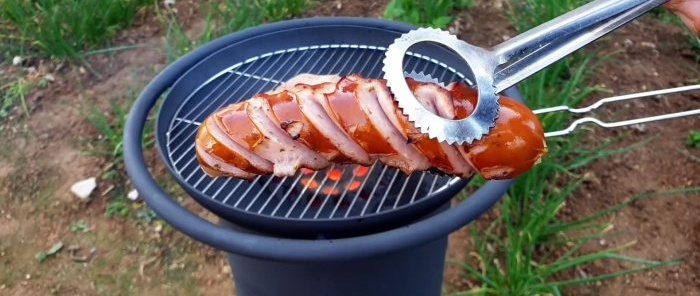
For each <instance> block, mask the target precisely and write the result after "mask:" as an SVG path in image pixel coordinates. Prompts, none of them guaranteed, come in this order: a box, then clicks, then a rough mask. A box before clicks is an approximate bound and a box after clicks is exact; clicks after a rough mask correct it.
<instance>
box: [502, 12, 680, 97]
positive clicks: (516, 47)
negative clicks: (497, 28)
mask: <svg viewBox="0 0 700 296" xmlns="http://www.w3.org/2000/svg"><path fill="white" fill-rule="evenodd" d="M666 2H668V0H596V1H592V2H589V3H588V4H586V5H583V6H581V7H579V8H577V9H575V10H572V11H570V12H568V13H566V14H563V15H561V16H559V17H557V18H555V19H553V20H551V21H548V22H546V23H544V24H542V25H539V26H538V27H536V28H534V29H531V30H529V31H527V32H525V33H523V34H520V35H518V36H515V37H513V38H512V39H510V40H508V41H505V42H503V43H501V44H499V45H497V46H495V47H494V48H492V49H491V53H492V55H493V58H494V59H495V60H496V61H495V62H496V63H497V64H498V65H502V66H503V67H502V69H500V70H498V71H497V72H496V73H494V85H495V86H496V91H497V92H501V91H503V90H505V89H507V88H509V87H511V86H513V85H515V84H516V83H518V82H520V81H522V80H524V79H525V78H527V77H529V76H531V75H533V74H535V73H537V72H538V71H540V70H542V69H544V68H545V67H547V66H549V65H551V64H553V63H554V62H556V61H558V60H560V59H562V58H564V57H566V56H568V55H569V54H571V53H572V52H574V51H576V50H578V49H580V48H581V47H583V46H585V45H587V44H589V43H591V42H593V41H595V40H597V39H598V38H600V37H602V36H604V35H606V34H608V33H609V32H611V31H613V30H615V29H617V28H619V27H620V26H622V25H624V24H626V23H628V22H630V21H632V20H634V19H636V18H637V17H639V16H641V15H642V14H644V13H646V12H648V11H650V10H652V9H654V8H656V7H658V6H660V5H662V4H664V3H666Z"/></svg>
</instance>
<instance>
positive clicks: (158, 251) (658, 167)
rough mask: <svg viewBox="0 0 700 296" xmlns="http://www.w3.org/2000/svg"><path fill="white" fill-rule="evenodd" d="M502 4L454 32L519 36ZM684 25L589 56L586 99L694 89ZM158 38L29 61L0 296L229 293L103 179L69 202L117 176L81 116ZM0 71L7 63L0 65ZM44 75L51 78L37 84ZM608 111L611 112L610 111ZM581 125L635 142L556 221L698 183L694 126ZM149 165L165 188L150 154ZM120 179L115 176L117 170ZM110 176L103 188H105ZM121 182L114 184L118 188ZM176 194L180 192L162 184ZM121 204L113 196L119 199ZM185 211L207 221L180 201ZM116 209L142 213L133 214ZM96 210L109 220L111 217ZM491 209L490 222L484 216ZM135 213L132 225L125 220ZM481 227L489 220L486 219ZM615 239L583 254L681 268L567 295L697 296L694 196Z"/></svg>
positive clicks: (676, 107)
mask: <svg viewBox="0 0 700 296" xmlns="http://www.w3.org/2000/svg"><path fill="white" fill-rule="evenodd" d="M321 2H322V4H321V5H319V7H317V8H315V9H314V10H312V11H308V12H307V13H306V15H307V16H320V15H323V16H334V15H354V16H365V17H380V16H381V14H382V11H383V9H384V6H385V5H386V1H359V0H357V1H356V0H352V1H342V2H341V1H321ZM502 2H503V1H485V0H484V1H477V4H476V6H475V7H473V8H471V9H469V10H468V11H466V12H464V13H462V14H460V15H459V16H458V17H457V20H456V22H455V23H454V24H453V25H452V28H453V30H455V31H456V32H457V33H458V34H459V36H460V37H461V38H462V39H464V40H466V41H469V42H472V43H474V44H479V45H483V46H487V45H494V44H497V43H499V42H502V41H503V40H504V39H505V38H508V37H509V36H514V35H515V30H514V28H512V26H510V25H509V22H508V20H507V18H506V17H505V16H504V15H503V9H502V7H501V4H502ZM177 3H178V4H177V5H178V13H179V14H180V15H181V18H182V19H183V20H185V21H186V22H185V23H186V24H188V25H189V26H191V27H192V28H194V29H193V32H196V31H197V28H199V27H201V26H200V25H201V22H200V18H199V16H198V15H197V10H196V7H194V5H193V4H192V3H194V2H193V1H178V2H177ZM682 30H683V29H682V28H681V27H679V26H676V25H672V24H668V23H665V22H661V21H659V20H656V19H652V18H648V17H645V18H643V19H641V20H639V21H635V22H634V23H632V24H630V25H628V26H626V27H625V28H623V29H621V30H620V31H619V32H616V33H614V34H612V35H610V36H608V37H606V38H605V39H604V40H601V41H600V42H598V43H596V44H595V46H593V47H591V48H590V50H593V49H594V48H595V49H597V50H599V51H600V52H601V53H602V54H609V55H610V58H609V59H608V60H607V61H606V62H605V63H602V64H601V66H600V67H598V68H594V69H593V77H592V78H591V79H590V81H589V83H590V84H594V85H599V86H601V87H604V88H605V89H606V90H607V91H609V92H608V93H597V94H595V95H593V96H592V97H590V98H589V99H587V102H593V101H595V100H596V99H599V98H602V97H604V96H610V95H612V94H626V93H631V92H638V91H643V90H654V89H662V88H668V87H674V86H679V85H687V84H692V83H700V79H699V78H700V64H699V63H698V61H699V59H700V51H699V50H698V49H697V48H693V47H692V46H691V44H690V41H689V39H688V38H687V37H686V36H685V35H683V34H682ZM163 37H164V30H163V29H162V27H161V26H160V24H158V23H157V22H155V21H154V20H153V15H152V14H151V13H144V14H143V15H142V16H141V17H140V18H139V19H138V20H137V24H136V26H135V28H133V29H130V30H127V31H125V32H124V33H123V34H122V35H120V36H119V37H118V38H117V40H116V41H115V43H116V44H117V45H126V44H144V45H148V46H144V47H139V48H134V49H129V50H124V51H118V52H112V53H109V54H101V55H93V56H91V57H90V58H89V59H88V61H89V63H90V65H91V66H92V68H93V69H94V71H96V72H98V73H99V76H100V77H98V76H97V75H96V74H95V73H93V71H92V70H90V69H86V68H85V67H84V66H81V65H75V64H65V65H61V64H56V63H55V62H51V61H46V60H38V59H34V60H29V61H27V62H26V63H25V64H24V67H34V68H35V71H34V72H33V73H30V74H28V75H29V76H28V77H29V79H31V78H32V77H39V78H38V79H40V78H44V80H46V86H45V87H43V88H36V89H33V90H32V91H31V92H29V94H28V95H27V97H26V105H27V106H28V110H27V113H28V116H27V114H23V113H22V112H18V113H16V114H14V115H12V116H11V117H10V118H5V119H4V120H3V121H2V122H1V124H2V125H1V127H0V266H2V268H1V270H0V295H27V296H30V295H76V296H77V295H231V294H232V293H233V291H234V287H233V285H232V282H231V280H230V271H229V268H228V266H227V264H226V262H225V261H224V258H223V256H222V254H221V253H219V252H217V251H216V250H213V249H211V248H209V247H206V246H203V245H201V244H199V243H196V242H193V241H191V240H189V239H188V238H187V237H184V236H183V235H181V234H179V233H178V232H176V231H174V230H173V229H171V228H169V227H168V226H167V225H165V224H163V223H162V222H161V221H158V220H155V221H151V220H152V218H153V217H152V216H151V214H150V212H149V211H147V210H144V205H143V203H142V202H131V201H128V200H125V199H123V195H125V194H126V192H124V191H128V189H130V188H129V187H128V184H127V186H126V187H125V188H126V189H127V190H116V191H115V189H114V188H111V185H114V184H112V183H110V182H100V183H99V184H98V188H97V189H96V191H95V193H94V194H93V196H92V198H91V199H90V201H89V202H83V201H80V200H78V199H77V198H76V197H75V196H73V195H72V194H71V193H70V189H69V188H70V186H71V185H72V184H73V183H74V182H76V181H79V180H82V179H85V178H89V177H103V176H104V175H105V174H115V169H114V168H115V166H116V167H118V166H119V164H116V165H115V164H111V163H110V162H109V161H108V160H105V158H104V157H99V156H92V155H90V154H89V153H88V152H89V151H90V150H91V147H90V145H95V144H94V143H95V142H96V140H97V138H98V137H99V133H98V131H97V130H96V129H95V128H94V127H93V126H92V125H90V124H89V123H88V121H87V120H86V114H87V113H88V111H87V110H88V109H87V108H88V107H89V106H92V105H97V106H99V107H101V108H105V109H107V108H108V107H109V104H108V103H107V102H108V101H109V100H117V101H120V102H124V101H125V100H126V98H127V97H128V94H129V92H138V91H139V90H140V88H141V87H142V86H143V85H144V84H145V83H146V82H147V81H148V80H149V79H151V78H152V77H153V76H154V75H155V74H156V73H158V71H159V70H161V69H163V67H164V66H165V65H166V63H167V62H166V57H165V54H164V53H163V47H162V42H163ZM0 65H3V66H2V68H0V75H16V74H17V73H19V69H18V68H17V67H13V66H11V65H9V63H4V64H0ZM49 74H50V75H51V76H49V77H48V78H47V76H46V75H49ZM697 108H700V92H698V93H695V94H692V95H686V96H679V97H674V98H673V99H672V100H661V99H655V100H651V101H650V102H649V103H648V104H640V103H634V102H630V103H624V104H619V105H616V106H615V107H613V108H611V109H610V111H609V112H608V111H606V112H603V113H602V114H603V116H608V115H609V116H617V118H624V117H627V116H629V117H635V116H642V115H648V114H662V113H666V112H670V111H681V110H689V109H697ZM608 113H609V114H608ZM586 129H588V131H587V134H586V136H585V141H584V143H582V144H581V145H582V146H586V147H592V146H594V145H596V144H598V143H600V142H602V141H603V140H604V139H611V138H615V137H620V139H621V141H620V142H619V143H618V144H616V146H619V147H623V146H627V145H631V144H635V143H640V142H642V144H640V145H639V146H638V147H637V148H635V149H634V150H632V151H631V152H628V153H626V154H621V155H615V156H611V157H609V158H605V159H603V160H601V161H598V162H595V163H593V164H592V165H590V166H587V167H585V168H584V171H585V172H586V174H587V182H586V183H585V185H584V186H583V187H582V188H581V189H580V190H578V191H577V192H576V193H575V194H574V196H573V197H572V198H570V199H569V200H568V202H567V204H566V206H565V208H564V209H563V211H562V213H563V214H562V215H563V217H564V219H575V218H577V217H583V216H584V215H586V214H590V213H593V212H596V211H598V210H601V209H604V208H605V207H608V206H611V205H614V204H617V203H620V202H622V201H624V200H627V199H629V198H630V197H632V196H634V195H636V194H639V193H645V192H654V191H659V190H667V189H679V188H684V187H693V186H700V163H699V162H698V158H697V157H700V150H698V149H694V150H693V149H689V148H688V147H687V146H686V144H685V142H686V139H687V138H688V135H689V134H690V132H691V131H692V130H698V129H700V117H697V116H695V117H693V118H689V119H682V120H672V121H666V122H662V123H657V124H648V125H644V126H637V127H634V128H620V129H611V130H605V129H602V128H597V127H592V126H586ZM151 159H152V162H153V167H154V170H155V171H156V172H158V173H159V174H160V175H161V176H163V178H164V179H165V178H166V177H165V171H164V169H163V167H162V165H161V164H160V163H159V158H157V157H155V155H153V157H152V158H151ZM116 173H117V174H118V172H116ZM105 179H109V178H105ZM120 185H122V184H117V186H116V187H121V186H120ZM171 189H172V191H173V192H178V191H177V189H176V188H171ZM117 195H121V198H120V197H118V196H117ZM178 197H179V198H181V200H182V202H183V203H184V204H186V205H187V206H188V207H190V208H192V209H193V210H195V211H198V212H200V213H202V214H203V215H205V216H206V217H209V218H213V217H212V215H210V214H207V213H206V212H205V211H203V210H202V209H201V208H199V207H198V206H197V205H196V204H195V203H194V202H193V201H192V200H191V199H189V198H187V197H186V196H185V195H183V194H181V193H179V194H178ZM120 211H128V212H130V213H139V214H137V215H131V216H129V218H122V217H120V216H119V215H118V213H119V212H120ZM106 212H112V213H116V214H115V215H112V217H107V216H106ZM493 214H494V213H490V215H493ZM134 217H136V218H134ZM485 219H489V217H485ZM611 222H612V223H613V224H614V229H612V230H611V233H614V236H611V237H609V238H607V239H605V240H600V241H598V242H597V244H595V245H592V246H588V248H591V249H595V248H599V247H605V246H609V245H616V244H622V243H626V242H630V241H633V242H635V244H634V245H633V246H632V247H630V248H629V249H627V250H626V251H625V252H624V253H626V254H629V255H634V256H637V257H641V258H646V259H653V260H669V259H675V258H682V259H683V261H682V263H681V264H679V265H676V266H670V267H665V268H660V269H654V270H651V271H647V272H643V273H639V274H635V275H632V276H626V277H621V278H618V279H614V280H610V281H603V282H599V283H597V284H594V285H590V286H585V287H576V288H572V289H569V290H566V292H567V293H568V294H572V295H700V195H698V194H694V195H693V194H691V195H683V196H681V195H678V196H665V197H661V198H653V199H648V200H641V201H638V202H635V203H633V204H631V206H629V207H626V208H625V209H623V210H622V211H621V212H619V213H617V214H615V215H614V216H613V217H612V218H611ZM58 242H62V243H63V245H64V247H63V249H61V250H60V251H58V252H57V253H56V254H55V255H52V256H49V257H48V258H47V259H45V260H43V261H40V260H37V259H36V258H35V256H36V254H37V253H38V252H41V251H47V250H49V249H50V248H51V247H52V245H54V244H55V243H58ZM470 247H471V242H470V239H469V234H468V233H467V231H466V230H463V231H460V232H457V233H455V234H453V235H452V236H451V243H450V249H449V257H450V258H449V259H450V260H459V261H464V260H465V259H467V258H468V257H469V256H470V252H471V251H472V250H471V249H470ZM618 265H619V263H610V262H607V261H600V262H599V263H596V264H593V265H591V266H585V267H582V268H580V269H579V270H578V271H577V273H578V276H581V277H585V276H590V275H595V274H600V273H603V272H612V271H616V270H619V269H620V268H624V267H626V266H618ZM472 285H473V283H471V282H470V281H467V280H465V279H464V277H462V275H461V273H460V270H459V269H458V268H456V267H454V266H451V265H450V266H448V267H447V270H446V278H445V286H446V291H447V292H451V291H457V290H464V289H469V288H472Z"/></svg>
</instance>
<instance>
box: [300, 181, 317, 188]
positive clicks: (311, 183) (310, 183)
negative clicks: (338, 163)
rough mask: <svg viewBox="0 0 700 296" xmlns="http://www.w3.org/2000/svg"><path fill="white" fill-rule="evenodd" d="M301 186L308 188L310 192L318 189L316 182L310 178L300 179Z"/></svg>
mask: <svg viewBox="0 0 700 296" xmlns="http://www.w3.org/2000/svg"><path fill="white" fill-rule="evenodd" d="M301 184H302V185H304V186H306V187H308V188H309V189H311V190H313V189H316V188H318V182H316V180H313V179H310V178H304V179H301Z"/></svg>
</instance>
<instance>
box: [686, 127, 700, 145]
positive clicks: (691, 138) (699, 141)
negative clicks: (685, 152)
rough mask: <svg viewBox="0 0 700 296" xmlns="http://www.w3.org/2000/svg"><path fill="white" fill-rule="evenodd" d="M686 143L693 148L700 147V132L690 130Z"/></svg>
mask: <svg viewBox="0 0 700 296" xmlns="http://www.w3.org/2000/svg"><path fill="white" fill-rule="evenodd" d="M685 143H686V145H688V147H692V148H700V132H699V131H690V133H689V134H688V139H687V140H686V142H685Z"/></svg>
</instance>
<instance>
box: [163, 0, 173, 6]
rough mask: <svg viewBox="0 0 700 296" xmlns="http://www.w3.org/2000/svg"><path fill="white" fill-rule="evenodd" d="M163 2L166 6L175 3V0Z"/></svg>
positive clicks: (164, 0)
mask: <svg viewBox="0 0 700 296" xmlns="http://www.w3.org/2000/svg"><path fill="white" fill-rule="evenodd" d="M163 4H165V5H168V6H171V5H175V0H163Z"/></svg>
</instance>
